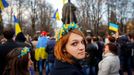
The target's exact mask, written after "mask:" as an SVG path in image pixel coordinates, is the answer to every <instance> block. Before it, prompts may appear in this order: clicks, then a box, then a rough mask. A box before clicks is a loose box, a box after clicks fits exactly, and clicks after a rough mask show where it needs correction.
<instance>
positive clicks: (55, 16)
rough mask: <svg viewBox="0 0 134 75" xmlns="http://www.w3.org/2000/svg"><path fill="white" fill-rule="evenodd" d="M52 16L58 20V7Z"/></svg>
mask: <svg viewBox="0 0 134 75" xmlns="http://www.w3.org/2000/svg"><path fill="white" fill-rule="evenodd" d="M52 18H54V19H56V20H60V16H59V12H58V9H56V11H55V13H54V15H53V17H52Z"/></svg>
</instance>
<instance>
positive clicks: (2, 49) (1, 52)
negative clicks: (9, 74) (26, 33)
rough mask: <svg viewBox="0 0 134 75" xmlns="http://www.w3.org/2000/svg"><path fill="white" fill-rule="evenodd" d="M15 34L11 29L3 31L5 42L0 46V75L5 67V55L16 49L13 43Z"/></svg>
mask: <svg viewBox="0 0 134 75" xmlns="http://www.w3.org/2000/svg"><path fill="white" fill-rule="evenodd" d="M14 34H15V32H14V30H13V29H5V30H4V32H3V35H4V38H6V39H7V41H6V42H5V43H4V44H3V45H1V46H0V60H1V62H0V75H2V73H3V71H4V69H5V66H6V64H7V62H8V60H6V55H7V54H8V53H9V52H10V51H11V50H12V49H14V48H16V47H17V44H16V43H15V42H14V41H13V36H14Z"/></svg>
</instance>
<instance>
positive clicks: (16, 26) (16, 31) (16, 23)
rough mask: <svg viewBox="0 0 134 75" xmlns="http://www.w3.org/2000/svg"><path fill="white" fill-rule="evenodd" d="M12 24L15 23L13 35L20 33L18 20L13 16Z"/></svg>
mask: <svg viewBox="0 0 134 75" xmlns="http://www.w3.org/2000/svg"><path fill="white" fill-rule="evenodd" d="M14 23H15V35H17V34H18V33H20V32H21V28H20V25H19V22H18V19H17V18H16V17H15V16H14Z"/></svg>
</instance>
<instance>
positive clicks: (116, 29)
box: [109, 23, 119, 32]
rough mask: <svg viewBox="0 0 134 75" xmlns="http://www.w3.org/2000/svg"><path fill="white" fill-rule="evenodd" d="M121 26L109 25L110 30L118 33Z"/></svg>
mask: <svg viewBox="0 0 134 75" xmlns="http://www.w3.org/2000/svg"><path fill="white" fill-rule="evenodd" d="M118 29H119V26H118V25H117V24H114V23H109V30H112V31H115V32H118Z"/></svg>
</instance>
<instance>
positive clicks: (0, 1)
mask: <svg viewBox="0 0 134 75" xmlns="http://www.w3.org/2000/svg"><path fill="white" fill-rule="evenodd" d="M8 6H9V4H8V3H7V2H6V1H5V0H0V9H1V10H3V9H4V8H6V7H8Z"/></svg>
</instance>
